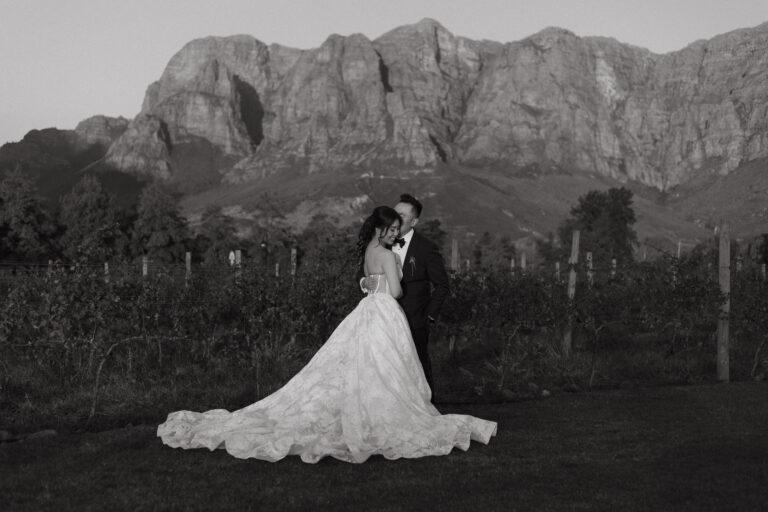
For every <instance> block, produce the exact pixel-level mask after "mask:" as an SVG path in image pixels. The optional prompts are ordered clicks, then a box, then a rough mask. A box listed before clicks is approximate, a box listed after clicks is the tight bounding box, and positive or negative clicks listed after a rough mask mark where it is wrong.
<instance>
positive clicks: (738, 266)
mask: <svg viewBox="0 0 768 512" xmlns="http://www.w3.org/2000/svg"><path fill="white" fill-rule="evenodd" d="M743 264H744V259H743V258H742V256H741V255H738V256H737V257H736V272H741V269H742V268H743Z"/></svg>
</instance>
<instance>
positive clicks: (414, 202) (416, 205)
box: [400, 194, 422, 217]
mask: <svg viewBox="0 0 768 512" xmlns="http://www.w3.org/2000/svg"><path fill="white" fill-rule="evenodd" d="M400 202H401V203H407V204H409V205H411V206H413V209H414V210H415V211H416V217H421V208H422V206H421V202H419V200H418V199H416V198H415V197H413V196H412V195H411V194H401V195H400Z"/></svg>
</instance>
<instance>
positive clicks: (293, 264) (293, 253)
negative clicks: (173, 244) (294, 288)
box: [291, 247, 298, 276]
mask: <svg viewBox="0 0 768 512" xmlns="http://www.w3.org/2000/svg"><path fill="white" fill-rule="evenodd" d="M297 265H298V250H297V249H296V248H295V247H292V248H291V275H292V276H295V275H296V267H297Z"/></svg>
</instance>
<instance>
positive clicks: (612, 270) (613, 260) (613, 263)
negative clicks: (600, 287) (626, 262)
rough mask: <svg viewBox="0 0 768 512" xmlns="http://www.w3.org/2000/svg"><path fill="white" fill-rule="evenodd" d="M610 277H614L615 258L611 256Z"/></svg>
mask: <svg viewBox="0 0 768 512" xmlns="http://www.w3.org/2000/svg"><path fill="white" fill-rule="evenodd" d="M611 277H616V258H611Z"/></svg>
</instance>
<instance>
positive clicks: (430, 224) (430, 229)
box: [416, 219, 448, 250]
mask: <svg viewBox="0 0 768 512" xmlns="http://www.w3.org/2000/svg"><path fill="white" fill-rule="evenodd" d="M416 229H418V230H419V233H421V234H422V235H424V236H425V237H427V238H428V239H429V240H431V241H432V243H434V244H435V245H436V246H437V248H438V249H441V250H442V249H444V248H445V239H446V238H447V237H448V233H446V232H445V230H443V228H442V226H441V225H440V221H439V220H438V219H431V220H428V221H425V222H424V223H419V225H418V226H417V228H416Z"/></svg>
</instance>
